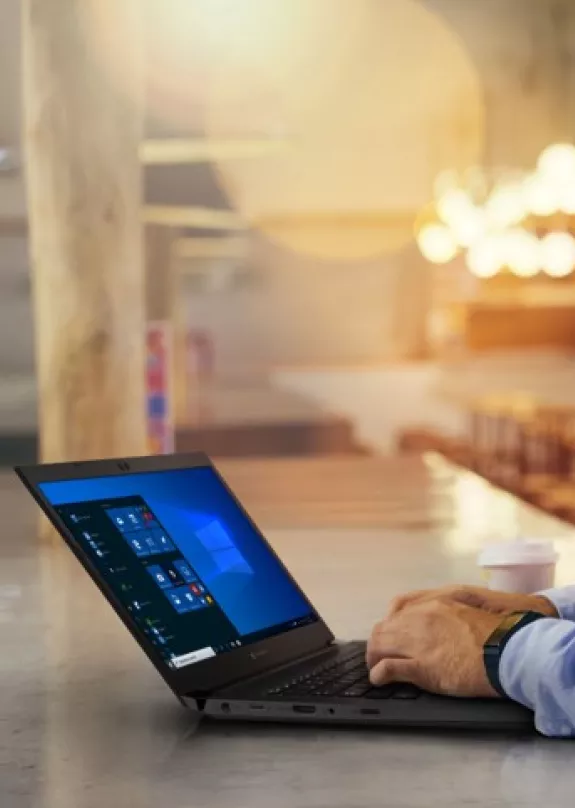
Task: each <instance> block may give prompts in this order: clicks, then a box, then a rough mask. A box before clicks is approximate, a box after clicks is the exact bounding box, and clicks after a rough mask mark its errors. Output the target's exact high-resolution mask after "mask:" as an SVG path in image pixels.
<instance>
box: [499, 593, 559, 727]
mask: <svg viewBox="0 0 575 808" xmlns="http://www.w3.org/2000/svg"><path fill="white" fill-rule="evenodd" d="M541 594H542V595H544V596H545V597H546V598H548V599H549V600H550V601H551V602H552V603H553V604H554V605H555V606H556V608H557V610H558V612H559V614H560V618H561V619H559V620H557V619H553V618H548V619H544V620H538V621H537V622H535V623H531V624H530V625H528V626H526V627H525V628H523V629H521V631H518V632H517V634H515V635H514V636H513V637H512V638H511V640H510V641H509V642H508V644H507V646H506V648H505V650H504V651H503V654H502V655H501V664H500V669H499V675H500V679H501V684H502V686H503V689H504V690H505V692H506V693H507V695H508V696H509V697H510V698H512V699H513V700H514V701H518V702H520V703H521V704H524V705H525V706H526V707H529V708H530V709H532V710H533V711H534V712H535V725H536V727H537V729H538V730H539V732H541V733H542V734H543V735H549V736H553V737H564V738H565V737H575V586H569V587H566V588H565V589H554V590H549V591H546V592H542V593H541Z"/></svg>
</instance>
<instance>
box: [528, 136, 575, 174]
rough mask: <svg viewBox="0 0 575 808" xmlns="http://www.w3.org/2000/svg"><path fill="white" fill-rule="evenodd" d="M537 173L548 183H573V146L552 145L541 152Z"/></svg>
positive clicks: (565, 144) (574, 166)
mask: <svg viewBox="0 0 575 808" xmlns="http://www.w3.org/2000/svg"><path fill="white" fill-rule="evenodd" d="M537 172H538V173H539V174H540V175H541V176H542V177H544V178H546V179H548V180H549V181H550V182H554V183H563V182H565V181H569V182H571V181H573V182H575V146H574V145H573V144H572V143H553V144H552V145H551V146H548V147H547V148H546V149H544V150H543V151H542V152H541V155H540V157H539V160H538V161H537Z"/></svg>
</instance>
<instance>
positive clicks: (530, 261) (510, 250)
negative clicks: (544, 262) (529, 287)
mask: <svg viewBox="0 0 575 808" xmlns="http://www.w3.org/2000/svg"><path fill="white" fill-rule="evenodd" d="M503 244H504V252H505V264H506V266H508V267H509V269H510V270H511V272H513V274H514V275H517V276H518V277H520V278H532V277H533V276H534V275H536V274H537V273H538V272H539V270H540V269H541V249H540V242H539V239H538V238H537V236H535V235H534V234H533V233H528V232H527V231H526V230H524V229H522V228H520V227H516V228H513V229H511V230H509V231H507V232H506V233H505V234H504V236H503Z"/></svg>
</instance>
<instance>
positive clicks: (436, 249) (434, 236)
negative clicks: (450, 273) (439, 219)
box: [417, 224, 457, 264]
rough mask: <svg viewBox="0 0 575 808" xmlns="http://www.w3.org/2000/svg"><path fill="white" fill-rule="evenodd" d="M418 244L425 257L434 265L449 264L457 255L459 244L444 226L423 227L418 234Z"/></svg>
mask: <svg viewBox="0 0 575 808" xmlns="http://www.w3.org/2000/svg"><path fill="white" fill-rule="evenodd" d="M417 243H418V245H419V249H420V250H421V252H422V254H423V256H424V257H425V258H427V260H428V261H431V263H432V264H447V263H448V262H449V261H451V260H452V259H453V258H455V256H456V255H457V242H456V241H455V238H454V236H453V234H452V232H451V231H450V229H449V228H448V227H446V226H445V225H443V224H428V225H425V227H422V229H421V230H420V231H419V233H418V234H417Z"/></svg>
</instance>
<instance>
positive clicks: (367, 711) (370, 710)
mask: <svg viewBox="0 0 575 808" xmlns="http://www.w3.org/2000/svg"><path fill="white" fill-rule="evenodd" d="M359 712H360V713H361V715H379V710H375V709H374V708H373V707H364V708H363V710H360V711H359Z"/></svg>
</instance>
